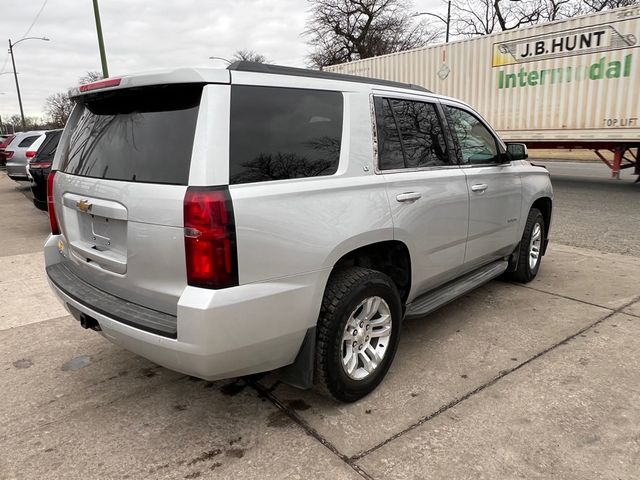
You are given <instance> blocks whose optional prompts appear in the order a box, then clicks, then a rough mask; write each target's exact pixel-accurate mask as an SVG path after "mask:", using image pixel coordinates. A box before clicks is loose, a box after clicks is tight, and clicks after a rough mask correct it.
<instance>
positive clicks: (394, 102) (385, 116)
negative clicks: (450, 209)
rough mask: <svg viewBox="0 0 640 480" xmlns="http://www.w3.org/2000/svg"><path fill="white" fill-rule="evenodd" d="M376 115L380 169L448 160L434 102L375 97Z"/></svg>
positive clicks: (409, 166) (418, 166) (425, 165)
mask: <svg viewBox="0 0 640 480" xmlns="http://www.w3.org/2000/svg"><path fill="white" fill-rule="evenodd" d="M376 115H377V117H378V118H377V124H378V156H379V164H380V170H396V169H400V168H422V167H434V166H440V165H447V164H450V163H451V161H450V158H449V154H448V152H447V144H446V141H445V138H444V134H443V130H442V125H441V123H440V118H439V116H438V113H437V111H436V107H435V105H434V104H432V103H428V102H420V101H414V100H398V99H389V98H377V99H376Z"/></svg>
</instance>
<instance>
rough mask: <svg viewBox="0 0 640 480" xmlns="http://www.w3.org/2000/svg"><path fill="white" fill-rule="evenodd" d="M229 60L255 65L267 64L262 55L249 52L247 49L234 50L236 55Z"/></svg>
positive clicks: (266, 59)
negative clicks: (255, 63)
mask: <svg viewBox="0 0 640 480" xmlns="http://www.w3.org/2000/svg"><path fill="white" fill-rule="evenodd" d="M231 60H233V61H234V62H235V61H242V60H244V61H247V62H257V63H269V62H270V61H271V60H269V59H268V58H267V57H265V56H264V55H262V54H261V53H258V52H255V51H253V50H249V49H248V48H243V49H240V50H236V53H234V54H233V57H231Z"/></svg>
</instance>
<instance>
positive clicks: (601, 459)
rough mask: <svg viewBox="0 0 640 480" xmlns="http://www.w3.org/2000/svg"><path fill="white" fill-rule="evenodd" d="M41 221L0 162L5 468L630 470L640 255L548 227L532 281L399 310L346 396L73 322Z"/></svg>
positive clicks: (286, 473)
mask: <svg viewBox="0 0 640 480" xmlns="http://www.w3.org/2000/svg"><path fill="white" fill-rule="evenodd" d="M43 225H44V226H43ZM46 229H47V218H46V216H44V215H42V214H41V213H40V212H38V211H37V210H36V209H35V208H33V207H32V206H31V205H30V204H28V203H27V202H25V199H24V196H22V194H21V193H20V191H18V190H16V187H15V184H14V183H13V182H11V181H10V180H8V179H7V178H6V177H5V176H4V175H3V174H1V173H0V232H1V235H2V237H1V238H0V239H1V240H2V241H3V243H6V244H10V245H14V246H15V245H16V244H18V245H21V249H20V248H13V247H12V248H13V249H8V250H6V252H7V253H6V254H4V256H2V257H0V288H3V290H2V292H3V296H2V300H3V304H2V307H0V362H1V363H0V372H1V373H0V478H2V479H5V478H6V479H14V478H15V479H32V478H39V479H40V478H42V479H48V478H51V479H60V478H78V479H80V478H81V479H92V478H96V479H105V478H131V479H138V478H149V479H155V478H187V479H188V478H225V479H226V478H256V479H258V478H260V479H262V478H273V479H279V478H300V479H311V478H313V479H315V478H319V479H323V478H326V479H334V478H337V479H342V478H344V479H357V478H368V479H370V478H375V479H386V478H392V479H396V478H397V479H419V478H434V479H442V478H491V479H500V478H504V479H512V478H545V479H547V478H575V479H578V478H579V479H588V478H593V479H596V478H598V479H600V478H611V479H614V478H616V479H635V478H637V476H638V472H639V471H640V464H639V461H638V459H640V437H639V436H638V435H639V431H638V425H640V348H639V347H640V340H638V339H639V338H640V335H639V333H640V331H639V330H640V290H638V284H639V282H638V280H639V279H640V258H636V257H633V256H629V255H618V254H603V253H600V252H597V251H594V250H589V249H582V248H575V247H571V246H563V245H558V244H553V245H552V247H551V250H550V252H549V254H548V256H547V257H545V259H544V262H543V265H542V269H541V271H540V274H539V276H538V278H537V279H536V280H535V281H534V282H532V283H530V284H528V285H526V286H522V285H515V284H511V283H507V282H502V281H495V282H491V283H490V284H488V285H486V286H484V287H482V288H480V289H478V290H476V291H475V292H473V293H471V294H469V295H467V296H465V297H463V298H462V299H460V300H458V301H456V302H454V303H453V304H450V305H448V306H446V307H445V308H443V309H441V310H439V311H438V312H435V313H434V314H432V315H430V316H428V317H426V318H424V319H417V320H411V321H408V322H406V323H405V329H404V330H403V335H402V339H401V344H400V347H399V351H398V355H397V357H396V360H395V362H394V364H393V366H392V368H391V370H390V372H389V375H388V377H387V378H386V379H385V381H384V382H383V384H382V385H381V386H380V387H379V389H378V390H377V391H376V392H374V393H373V394H372V395H370V396H369V397H367V398H365V399H363V400H362V401H360V402H357V403H355V404H350V405H344V404H338V403H336V402H333V401H330V400H327V399H325V398H323V397H321V396H319V395H318V394H317V393H316V392H314V391H308V392H305V391H300V390H296V389H293V388H290V387H287V386H285V385H282V384H281V383H279V382H278V380H277V377H275V376H274V375H266V376H264V377H262V378H252V379H240V380H228V381H223V382H204V381H200V380H195V379H192V378H189V377H185V376H183V375H180V374H177V373H175V372H171V371H168V370H166V369H164V368H161V367H158V366H156V365H154V364H152V363H150V362H148V361H146V360H144V359H142V358H140V357H137V356H135V355H133V354H130V353H128V352H126V351H124V350H122V349H120V348H118V347H116V346H114V345H112V344H110V343H109V342H107V341H106V340H104V339H103V338H102V337H101V336H100V335H98V334H96V333H95V332H91V331H85V330H82V329H81V328H80V327H79V325H78V324H77V322H75V321H74V320H73V319H72V318H71V317H70V316H69V315H67V314H66V312H65V311H64V310H62V309H61V307H60V306H59V305H58V303H57V301H52V298H53V297H52V296H51V294H50V293H49V291H48V286H47V285H46V281H45V279H44V273H43V265H42V255H41V254H40V246H39V245H38V242H41V241H42V239H43V236H44V235H45V234H46ZM636 235H637V232H636ZM14 284H16V285H18V286H14ZM19 287H21V288H19ZM5 288H6V289H10V288H13V289H14V290H11V295H8V294H6V293H5V292H9V290H4V289H5ZM28 288H32V289H31V290H28ZM25 292H28V294H26V293H25ZM24 295H28V298H29V300H28V301H26V302H25V301H23V300H21V298H22V296H24Z"/></svg>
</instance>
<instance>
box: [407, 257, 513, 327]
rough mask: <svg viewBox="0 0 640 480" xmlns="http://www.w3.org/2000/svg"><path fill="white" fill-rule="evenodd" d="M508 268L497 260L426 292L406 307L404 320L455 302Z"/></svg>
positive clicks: (503, 262) (504, 261)
mask: <svg viewBox="0 0 640 480" xmlns="http://www.w3.org/2000/svg"><path fill="white" fill-rule="evenodd" d="M508 266H509V262H508V261H506V260H499V261H497V262H493V263H490V264H489V265H486V266H484V267H482V268H479V269H478V270H474V271H473V272H471V273H468V274H467V275H465V276H463V277H460V278H459V279H457V280H454V281H452V282H449V283H447V284H446V285H443V286H442V287H440V288H438V289H436V290H433V291H431V292H428V293H426V294H424V295H422V296H420V297H418V298H417V299H415V300H414V301H413V302H412V303H411V304H410V305H407V313H406V314H405V318H410V317H422V316H424V315H426V314H428V313H431V312H433V311H434V310H436V309H438V308H440V307H441V306H443V305H445V304H447V303H449V302H451V301H452V300H455V299H456V298H458V297H459V296H461V295H464V294H465V293H467V292H469V291H471V290H473V289H474V288H476V287H479V286H480V285H482V284H484V283H487V282H488V281H489V280H492V279H494V278H496V277H497V276H499V275H501V274H502V273H503V272H504V271H505V270H506V269H507V267H508Z"/></svg>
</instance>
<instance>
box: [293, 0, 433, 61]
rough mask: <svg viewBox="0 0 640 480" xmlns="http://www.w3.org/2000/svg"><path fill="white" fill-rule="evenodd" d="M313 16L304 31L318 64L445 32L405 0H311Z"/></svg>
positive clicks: (404, 46) (403, 46) (398, 47)
mask: <svg viewBox="0 0 640 480" xmlns="http://www.w3.org/2000/svg"><path fill="white" fill-rule="evenodd" d="M309 1H310V3H311V5H312V7H311V18H310V19H309V21H308V22H307V27H306V30H305V32H304V34H305V35H307V36H308V37H309V41H308V43H309V45H311V46H312V48H313V50H312V53H311V55H310V56H309V60H310V62H311V64H312V65H313V66H314V67H324V66H328V65H334V64H336V63H343V62H350V61H352V60H358V59H361V58H370V57H375V56H377V55H384V54H387V53H394V52H399V51H402V50H408V49H410V48H416V47H421V46H424V45H426V44H428V43H429V42H431V41H433V40H434V39H435V38H437V37H438V36H439V35H440V33H441V32H439V31H436V30H435V29H433V28H431V26H430V25H429V23H428V21H426V20H422V21H418V20H416V19H415V18H414V16H413V15H412V13H411V12H412V10H411V8H412V3H411V2H410V1H406V2H403V1H402V0H309Z"/></svg>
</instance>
